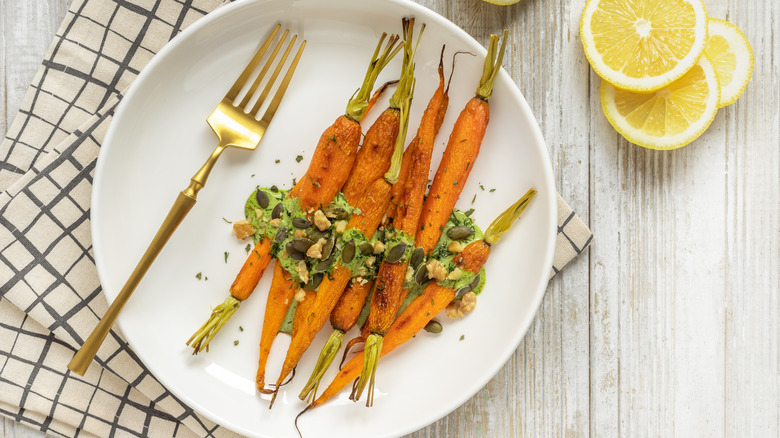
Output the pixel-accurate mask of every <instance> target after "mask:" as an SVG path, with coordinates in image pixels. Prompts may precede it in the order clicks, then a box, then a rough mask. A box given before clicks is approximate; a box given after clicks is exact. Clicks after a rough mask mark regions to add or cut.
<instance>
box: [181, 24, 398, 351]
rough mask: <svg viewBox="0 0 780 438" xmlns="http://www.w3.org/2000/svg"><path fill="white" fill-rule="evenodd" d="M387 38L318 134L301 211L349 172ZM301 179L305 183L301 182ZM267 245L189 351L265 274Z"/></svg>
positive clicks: (323, 198) (331, 193)
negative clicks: (338, 113)
mask: <svg viewBox="0 0 780 438" xmlns="http://www.w3.org/2000/svg"><path fill="white" fill-rule="evenodd" d="M386 37H387V34H382V37H381V38H380V40H379V43H378V44H377V47H376V50H375V51H374V55H373V57H372V60H371V63H370V64H369V68H368V70H367V71H366V76H365V78H364V80H363V85H362V86H361V88H360V90H359V91H358V92H357V93H356V94H355V95H354V96H353V97H352V98H351V99H350V100H349V102H348V103H347V110H346V112H345V114H344V115H342V116H340V117H339V118H337V119H336V121H335V122H334V123H333V124H332V125H331V126H330V127H328V128H327V129H326V130H325V132H323V133H322V135H321V136H320V139H319V142H318V143H317V147H316V149H315V151H314V155H313V157H312V161H311V164H310V165H309V169H308V170H307V172H306V176H305V177H304V178H301V181H299V184H297V185H296V187H295V188H293V190H292V193H293V194H295V195H296V197H297V198H298V199H299V200H300V203H301V208H302V209H303V210H307V209H309V208H311V207H314V206H319V205H322V204H328V203H329V202H330V201H331V200H332V199H333V198H334V197H335V196H336V194H337V193H338V192H339V190H340V189H341V187H342V185H343V184H344V182H345V181H346V179H347V177H348V176H349V173H350V171H351V170H352V165H353V163H354V162H355V159H356V157H357V149H358V145H359V143H360V134H361V132H360V131H361V130H360V120H362V119H363V116H365V114H366V108H367V106H368V101H369V98H370V97H371V89H372V88H373V87H374V83H375V82H376V79H377V76H378V75H379V72H380V71H381V70H382V69H383V68H384V67H385V66H386V65H387V63H388V62H390V59H392V58H393V56H395V54H396V53H397V52H398V50H399V49H400V46H396V42H397V41H398V36H396V35H393V36H391V37H390V39H389V40H388V43H387V45H386V46H385V49H384V51H382V53H381V55H380V50H381V48H382V43H383V42H384V40H385V38H386ZM304 180H306V181H308V182H310V184H304ZM261 240H268V239H261ZM271 248H272V245H271V243H270V242H267V243H265V244H263V245H262V246H259V247H256V248H255V250H256V251H253V254H250V255H249V257H248V259H252V258H253V257H259V258H260V260H261V261H263V262H265V263H258V262H256V261H252V263H250V261H249V260H248V261H247V263H244V266H243V267H242V268H241V271H240V272H239V274H238V277H237V281H236V282H234V283H233V286H232V287H231V288H230V296H228V298H227V299H226V300H225V301H224V302H223V303H222V304H220V305H218V306H217V307H215V308H214V310H213V311H212V313H211V316H210V317H209V320H208V321H207V322H206V323H205V324H204V325H203V326H202V327H201V328H200V329H199V330H198V331H196V332H195V333H194V334H193V335H192V337H190V339H189V340H188V341H187V345H190V344H192V347H193V350H194V351H193V354H197V353H198V352H200V351H202V350H203V349H206V348H208V344H209V342H211V340H212V339H213V338H214V336H216V334H217V333H218V332H219V330H220V329H221V328H222V326H223V325H224V324H225V323H226V322H227V321H228V320H229V319H230V317H231V316H232V315H233V313H235V312H236V310H237V309H238V307H239V306H240V304H241V302H242V301H243V300H245V299H247V298H248V297H249V296H250V295H251V294H252V292H253V291H254V289H255V287H257V283H258V282H259V281H260V278H261V277H262V275H263V273H264V272H265V268H266V267H267V266H268V262H270V257H267V256H270V255H271V254H270V251H271ZM239 278H241V279H243V278H246V279H247V281H243V280H242V281H238V280H239Z"/></svg>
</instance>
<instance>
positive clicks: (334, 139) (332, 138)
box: [328, 134, 336, 143]
mask: <svg viewBox="0 0 780 438" xmlns="http://www.w3.org/2000/svg"><path fill="white" fill-rule="evenodd" d="M328 140H330V141H332V142H333V143H336V134H333V136H332V137H328Z"/></svg>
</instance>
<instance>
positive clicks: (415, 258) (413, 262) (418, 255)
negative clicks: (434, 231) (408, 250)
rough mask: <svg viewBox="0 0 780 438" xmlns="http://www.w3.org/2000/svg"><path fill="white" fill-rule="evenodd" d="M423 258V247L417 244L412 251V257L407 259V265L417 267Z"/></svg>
mask: <svg viewBox="0 0 780 438" xmlns="http://www.w3.org/2000/svg"><path fill="white" fill-rule="evenodd" d="M423 260H425V249H423V247H421V246H418V247H417V248H415V249H414V251H412V257H411V258H410V259H409V265H410V266H411V267H412V269H417V267H418V266H420V263H422V262H423Z"/></svg>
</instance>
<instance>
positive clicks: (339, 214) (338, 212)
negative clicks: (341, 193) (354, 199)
mask: <svg viewBox="0 0 780 438" xmlns="http://www.w3.org/2000/svg"><path fill="white" fill-rule="evenodd" d="M325 216H327V217H329V218H331V219H336V220H344V219H349V212H348V211H347V210H346V209H345V208H342V207H334V208H328V209H327V211H325Z"/></svg>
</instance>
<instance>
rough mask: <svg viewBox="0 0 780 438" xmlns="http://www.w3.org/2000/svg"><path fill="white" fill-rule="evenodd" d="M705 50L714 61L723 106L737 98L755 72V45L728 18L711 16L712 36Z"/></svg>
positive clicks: (719, 104) (719, 105)
mask: <svg viewBox="0 0 780 438" xmlns="http://www.w3.org/2000/svg"><path fill="white" fill-rule="evenodd" d="M704 53H706V54H707V56H708V57H709V58H710V60H711V61H712V65H713V66H714V67H715V73H716V74H717V75H718V82H720V102H719V103H718V107H724V106H726V105H731V104H732V103H734V102H736V100H737V99H738V98H739V96H741V95H742V92H744V91H745V87H747V84H748V82H750V77H751V76H752V75H753V49H751V48H750V43H749V42H748V40H747V38H745V34H743V33H742V31H741V30H739V28H738V27H737V26H734V25H733V24H731V23H729V22H728V21H724V20H719V19H717V18H710V21H709V40H708V41H707V44H706V45H705V46H704Z"/></svg>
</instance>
